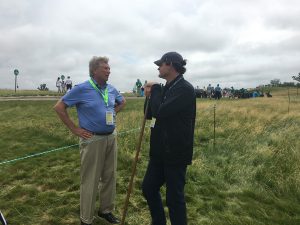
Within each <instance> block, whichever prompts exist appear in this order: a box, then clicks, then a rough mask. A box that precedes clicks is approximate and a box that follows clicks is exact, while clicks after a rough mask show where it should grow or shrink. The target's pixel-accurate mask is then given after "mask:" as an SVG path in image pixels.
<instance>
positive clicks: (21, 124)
mask: <svg viewBox="0 0 300 225" xmlns="http://www.w3.org/2000/svg"><path fill="white" fill-rule="evenodd" d="M282 93H284V92H280V94H279V95H278V96H276V94H275V93H272V94H273V96H274V97H273V98H256V99H246V100H227V99H222V100H221V101H214V100H211V101H210V100H202V99H198V100H197V121H196V130H195V148H194V160H193V165H191V166H189V168H188V173H187V184H186V189H185V190H186V201H187V208H188V221H189V223H188V224H189V225H204V224H205V225H208V224H211V225H213V224H214V225H215V224H219V225H224V224H225V225H226V224H228V225H229V224H230V225H232V224H237V225H245V224H246V225H247V224H249V225H250V224H251V225H252V224H253V225H254V224H255V225H256V224H259V225H265V224H270V225H276V224H282V225H293V224H295V225H296V224H300V139H299V137H300V113H299V112H300V99H299V97H297V96H296V95H293V96H291V98H290V105H289V106H288V104H289V101H288V98H287V96H286V95H283V94H282ZM54 104H55V102H54V101H32V102H31V101H12V102H0V126H1V129H0V136H1V140H0V153H1V161H0V163H1V162H3V161H4V160H11V159H16V158H19V157H23V156H26V155H32V154H34V153H38V152H43V151H47V150H51V149H56V148H60V147H64V146H66V147H67V146H71V145H74V144H77V141H78V140H77V138H76V137H74V136H73V135H72V134H71V133H70V132H69V131H68V130H67V129H66V128H65V127H64V126H63V124H62V123H61V122H60V121H59V119H58V118H57V116H56V114H55V113H54V111H53V110H52V107H53V105H54ZM214 105H216V140H215V146H214V145H213V143H214V141H213V136H214V135H213V130H214V129H213V121H214ZM288 108H289V112H288ZM142 109H143V99H128V101H127V106H126V108H125V110H123V111H122V112H121V113H119V114H118V117H117V123H118V125H117V126H118V146H119V153H118V180H117V198H116V213H117V214H118V215H119V216H121V214H122V209H123V206H124V200H125V196H126V191H127V186H128V182H129V179H130V174H131V165H132V160H133V158H134V155H135V148H136V143H137V139H138V136H139V130H138V129H137V128H138V127H140V126H141V122H142V117H143V111H142ZM69 112H70V116H71V117H72V118H74V120H75V119H76V110H75V109H71V110H70V111H69ZM148 125H149V124H148V123H147V127H146V130H145V137H144V142H143V145H142V152H141V156H140V159H139V162H138V170H137V175H136V178H135V186H134V191H133V193H132V196H131V198H130V204H129V209H128V213H127V218H126V224H130V225H140V224H150V215H149V211H148V208H147V204H146V202H145V200H144V199H143V197H142V194H141V190H140V186H141V182H142V179H143V175H144V172H145V169H146V166H147V161H148V151H149V127H148ZM79 167H80V163H79V150H78V146H75V147H70V148H66V149H63V150H60V151H55V152H51V153H48V154H44V155H41V156H37V157H32V158H27V159H23V160H19V161H15V162H11V163H7V164H3V165H0V210H1V211H2V213H3V214H4V215H5V217H6V219H7V221H8V222H9V224H14V225H17V224H45V225H46V224H49V225H54V224H80V222H79V182H80V181H79ZM162 193H163V196H165V189H164V188H163V189H162ZM165 209H166V212H167V208H165ZM94 224H96V225H97V224H99V225H100V224H106V223H105V222H104V221H101V220H99V219H96V220H95V221H94ZM169 224H170V223H169Z"/></svg>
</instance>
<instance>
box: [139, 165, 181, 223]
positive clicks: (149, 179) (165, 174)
mask: <svg viewBox="0 0 300 225" xmlns="http://www.w3.org/2000/svg"><path fill="white" fill-rule="evenodd" d="M186 167H187V166H186V165H183V166H168V165H164V164H154V163H152V162H151V161H150V162H149V164H148V168H147V171H146V174H145V177H144V180H143V184H142V190H143V194H144V197H145V198H146V200H147V203H148V206H149V209H150V213H151V217H152V224H153V225H166V216H165V213H164V208H163V204H162V200H161V195H160V192H159V191H160V187H161V186H162V185H163V184H164V183H166V202H167V206H168V208H169V215H170V220H171V224H172V225H186V224H187V219H186V204H185V199H184V185H185V174H186Z"/></svg>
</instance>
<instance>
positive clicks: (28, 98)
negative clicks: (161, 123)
mask: <svg viewBox="0 0 300 225" xmlns="http://www.w3.org/2000/svg"><path fill="white" fill-rule="evenodd" d="M60 98H61V96H19V97H0V101H57V100H58V99H60ZM125 98H126V99H138V98H140V97H125Z"/></svg>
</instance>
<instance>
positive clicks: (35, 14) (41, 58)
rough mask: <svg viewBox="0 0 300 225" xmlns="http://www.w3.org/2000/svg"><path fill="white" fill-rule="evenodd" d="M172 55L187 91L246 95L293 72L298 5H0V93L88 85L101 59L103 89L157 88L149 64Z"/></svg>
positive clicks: (2, 1)
mask: <svg viewBox="0 0 300 225" xmlns="http://www.w3.org/2000/svg"><path fill="white" fill-rule="evenodd" d="M168 51H177V52H179V53H180V54H182V56H183V57H184V58H186V59H187V66H186V67H187V72H186V74H185V78H186V79H187V80H189V81H190V82H191V83H192V84H193V85H194V86H199V87H203V86H205V87H206V86H207V85H208V84H209V83H211V84H212V85H213V86H215V85H216V84H217V83H219V84H220V85H221V87H226V86H227V87H231V86H234V87H236V88H242V87H244V88H248V87H255V86H257V85H260V84H268V83H270V80H272V79H274V78H277V79H280V80H281V82H290V81H292V78H291V77H292V76H293V75H297V74H298V73H299V72H300V1H299V0H251V1H250V0H173V1H172V0H164V1H161V0H140V1H138V0H132V1H129V0H127V1H126V0H123V1H122V0H109V1H100V0H0V77H1V79H0V88H1V89H3V88H6V89H14V75H13V71H14V69H18V70H19V71H20V74H19V76H18V84H19V87H20V89H36V88H37V87H38V86H39V84H41V83H46V84H47V86H48V87H49V88H50V89H51V90H56V88H55V82H56V79H57V77H58V76H60V75H62V74H63V75H65V76H71V79H72V80H73V83H75V84H78V83H81V82H83V81H85V80H87V79H88V78H89V74H88V62H89V60H90V59H91V57H92V56H94V55H96V56H108V57H109V58H110V66H111V75H110V78H109V82H110V83H111V84H113V85H114V86H115V87H116V88H117V89H118V90H120V91H130V90H132V88H133V86H134V83H135V81H136V79H137V78H139V79H141V80H142V82H143V83H144V81H145V80H148V81H151V80H153V81H158V82H162V83H164V81H163V80H161V79H159V78H158V71H157V66H155V64H153V61H155V60H157V59H159V58H160V57H161V56H162V55H163V54H164V53H165V52H168Z"/></svg>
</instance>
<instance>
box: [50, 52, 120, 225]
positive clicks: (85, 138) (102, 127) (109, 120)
mask: <svg viewBox="0 0 300 225" xmlns="http://www.w3.org/2000/svg"><path fill="white" fill-rule="evenodd" d="M89 71H90V79H89V80H88V81H85V82H84V83H82V84H79V85H77V86H75V87H74V88H73V89H72V90H70V91H69V92H68V93H67V94H66V95H65V96H63V97H62V99H60V100H59V101H58V102H57V103H56V105H55V106H54V110H55V111H56V112H57V114H58V116H59V117H60V119H61V120H62V122H63V123H64V124H65V125H66V126H67V127H68V128H69V129H70V131H71V132H72V133H73V134H75V135H77V136H78V137H79V138H80V141H79V146H80V156H81V168H80V178H81V182H80V219H81V225H88V224H92V222H93V217H94V210H95V201H96V195H97V191H98V189H99V195H100V209H99V211H98V216H99V217H101V218H104V219H105V220H107V221H108V222H110V223H113V224H117V223H119V220H118V219H117V218H116V217H115V216H114V215H113V214H112V211H113V210H114V198H115V192H116V167H117V159H116V156H117V143H116V132H115V131H114V130H115V115H116V113H117V112H119V111H120V110H121V109H122V108H123V107H124V105H125V99H124V97H123V96H122V95H120V93H119V92H118V91H117V90H116V89H115V88H114V87H113V86H112V85H110V84H107V80H108V78H109V75H110V67H109V64H108V58H107V57H96V56H94V57H93V58H92V59H91V60H90V63H89ZM71 106H76V109H77V114H78V120H79V127H78V126H76V125H75V123H74V122H73V121H72V120H71V119H70V117H69V115H68V113H67V108H68V107H71ZM99 182H100V183H99Z"/></svg>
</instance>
